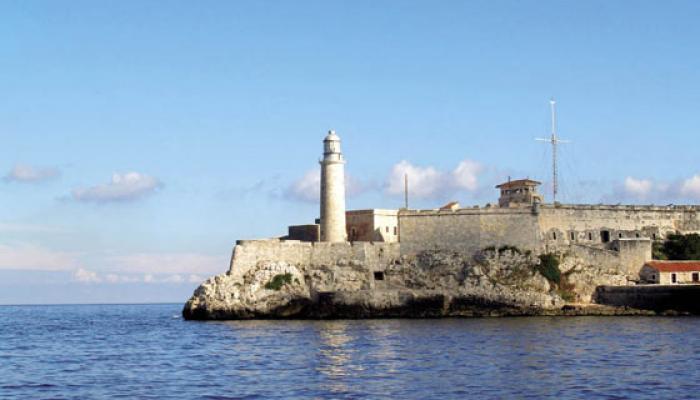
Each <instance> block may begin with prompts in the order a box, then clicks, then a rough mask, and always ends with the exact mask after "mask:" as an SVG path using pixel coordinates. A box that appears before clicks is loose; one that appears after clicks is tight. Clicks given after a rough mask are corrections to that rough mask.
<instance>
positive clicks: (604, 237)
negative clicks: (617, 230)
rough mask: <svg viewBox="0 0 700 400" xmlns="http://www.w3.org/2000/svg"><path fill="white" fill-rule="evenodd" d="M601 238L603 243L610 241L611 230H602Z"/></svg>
mask: <svg viewBox="0 0 700 400" xmlns="http://www.w3.org/2000/svg"><path fill="white" fill-rule="evenodd" d="M600 240H601V241H602V242H603V243H608V242H609V241H610V231H600Z"/></svg>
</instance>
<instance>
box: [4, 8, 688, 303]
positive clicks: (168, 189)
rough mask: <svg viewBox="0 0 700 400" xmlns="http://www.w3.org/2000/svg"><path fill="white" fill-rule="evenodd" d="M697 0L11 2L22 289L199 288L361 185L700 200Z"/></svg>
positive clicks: (433, 197)
mask: <svg viewBox="0 0 700 400" xmlns="http://www.w3.org/2000/svg"><path fill="white" fill-rule="evenodd" d="M698 15H700V2H697V1H667V2H652V1H637V2H623V1H587V2H564V1H441V2H429V1H400V2H399V1H394V2H391V1H386V0H381V1H352V2H350V1H347V2H344V1H300V2H296V1H295V2H291V1H288V2H283V1H235V2H231V1H205V2H190V1H167V2H166V1H148V2H144V1H128V0H119V1H107V0H105V1H99V2H95V1H81V0H74V1H63V2H59V1H48V0H47V1H33V0H27V1H15V2H3V3H2V4H0V93H2V96H0V143H1V145H0V176H1V178H0V304H34V303H52V304H53V303H140V302H182V303H184V302H185V301H186V300H187V298H188V297H189V296H190V295H191V293H192V291H193V290H194V289H195V288H196V287H197V286H198V284H199V283H201V282H202V281H203V280H205V279H206V278H207V277H209V276H212V275H215V274H219V273H224V272H225V271H226V270H227V268H228V265H229V259H230V255H231V250H232V247H233V245H234V243H235V241H236V240H238V239H246V238H265V237H274V236H280V235H284V234H285V233H286V227H287V225H290V224H303V223H310V222H312V221H313V220H314V219H315V218H317V217H318V172H319V166H318V159H319V158H320V156H321V153H322V140H323V137H324V136H325V133H326V132H327V131H328V130H329V129H334V130H335V131H336V132H337V133H338V135H339V136H340V137H341V139H342V141H343V142H342V148H343V152H344V154H345V157H346V159H347V165H346V173H347V176H348V188H347V189H348V190H347V191H348V193H347V204H348V208H350V209H361V208H373V207H374V208H398V207H400V206H401V205H402V203H403V193H402V191H403V175H404V174H405V173H408V175H409V184H410V186H411V193H410V206H411V207H412V208H414V207H415V208H435V207H439V206H440V205H442V204H444V203H446V202H447V201H451V200H457V201H459V202H460V203H461V204H463V205H475V204H482V205H483V204H486V203H489V202H490V203H493V202H495V201H497V193H496V191H495V189H494V185H496V184H498V183H500V182H503V181H505V180H507V179H508V177H512V178H513V179H516V178H525V177H529V178H532V179H537V180H540V181H542V182H543V186H542V191H543V192H544V194H545V197H546V199H547V200H549V199H551V195H550V194H549V192H550V191H551V166H550V165H551V149H550V148H549V147H548V146H547V145H546V144H544V143H541V142H536V141H535V140H534V139H535V138H537V137H547V136H548V135H549V134H550V110H549V100H550V99H551V98H554V99H556V101H557V116H558V133H559V135H560V137H561V138H563V139H568V140H570V143H566V144H562V145H561V146H560V148H559V153H560V163H559V166H560V186H561V190H560V195H559V197H558V200H560V201H562V202H566V203H601V202H603V203H612V204H617V203H631V204H652V203H654V204H670V203H673V204H697V203H700V165H699V163H698V162H697V149H698V148H700V135H699V133H700V111H699V110H700V52H698V51H697V43H698V40H700V25H698V24H697V17H698Z"/></svg>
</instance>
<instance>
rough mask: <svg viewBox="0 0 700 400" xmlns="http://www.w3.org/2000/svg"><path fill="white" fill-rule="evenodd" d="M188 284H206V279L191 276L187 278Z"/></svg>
mask: <svg viewBox="0 0 700 400" xmlns="http://www.w3.org/2000/svg"><path fill="white" fill-rule="evenodd" d="M187 282H190V283H202V282H204V278H202V277H201V276H199V275H195V274H190V276H189V277H187Z"/></svg>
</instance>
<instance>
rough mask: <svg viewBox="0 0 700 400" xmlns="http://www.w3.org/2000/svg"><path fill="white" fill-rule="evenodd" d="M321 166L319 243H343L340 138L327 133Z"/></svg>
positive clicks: (343, 180) (343, 168)
mask: <svg viewBox="0 0 700 400" xmlns="http://www.w3.org/2000/svg"><path fill="white" fill-rule="evenodd" d="M319 163H320V164H321V241H322V242H345V241H346V240H347V232H346V230H345V159H343V153H341V152H340V138H339V137H338V135H336V134H335V132H334V131H328V135H327V136H326V138H325V139H323V160H321V161H319Z"/></svg>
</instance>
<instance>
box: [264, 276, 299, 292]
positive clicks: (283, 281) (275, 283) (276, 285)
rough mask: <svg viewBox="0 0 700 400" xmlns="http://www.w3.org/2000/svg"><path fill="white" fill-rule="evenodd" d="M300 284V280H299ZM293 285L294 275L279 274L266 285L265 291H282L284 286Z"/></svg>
mask: <svg viewBox="0 0 700 400" xmlns="http://www.w3.org/2000/svg"><path fill="white" fill-rule="evenodd" d="M297 282H298V280H297ZM290 283H292V274H290V273H286V274H278V275H275V276H274V277H273V278H272V280H271V281H270V282H267V283H266V284H265V289H269V290H280V289H282V286H284V285H287V284H290Z"/></svg>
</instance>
